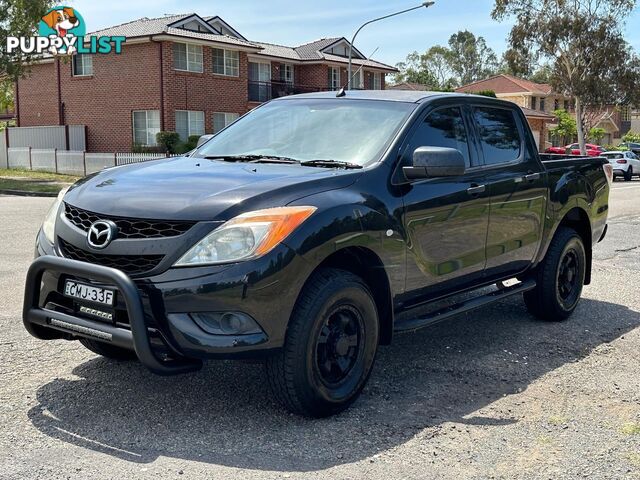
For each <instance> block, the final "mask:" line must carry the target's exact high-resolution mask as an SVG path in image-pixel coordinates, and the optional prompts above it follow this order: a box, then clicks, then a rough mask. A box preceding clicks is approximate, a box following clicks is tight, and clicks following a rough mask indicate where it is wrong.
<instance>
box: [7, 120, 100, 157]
mask: <svg viewBox="0 0 640 480" xmlns="http://www.w3.org/2000/svg"><path fill="white" fill-rule="evenodd" d="M5 140H7V141H8V143H7V145H6V147H7V148H26V147H31V148H38V149H51V148H57V149H58V150H75V151H83V150H86V149H87V145H86V129H85V127H84V125H62V126H53V127H9V128H7V133H6V134H5Z"/></svg>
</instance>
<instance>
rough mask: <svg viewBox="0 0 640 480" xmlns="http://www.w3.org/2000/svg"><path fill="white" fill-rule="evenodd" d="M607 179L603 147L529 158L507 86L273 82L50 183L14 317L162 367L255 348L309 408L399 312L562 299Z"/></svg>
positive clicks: (334, 404) (568, 303)
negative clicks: (187, 145)
mask: <svg viewBox="0 0 640 480" xmlns="http://www.w3.org/2000/svg"><path fill="white" fill-rule="evenodd" d="M610 180H611V171H610V168H608V164H607V162H606V160H604V159H601V158H585V157H572V158H567V159H563V158H552V157H550V156H547V157H543V158H541V156H540V155H539V154H538V152H537V148H536V144H535V142H534V138H533V136H532V134H531V132H530V130H529V128H528V125H527V122H526V119H525V117H524V116H523V114H522V112H521V110H520V109H519V108H518V107H517V106H516V105H515V104H513V103H509V102H505V101H500V100H496V99H491V98H486V97H480V96H473V95H463V94H442V93H425V92H399V91H394V92H384V91H377V92H369V91H359V92H354V91H350V92H347V93H346V95H344V92H343V93H342V94H341V95H338V96H336V94H335V93H329V92H327V93H324V92H323V93H317V94H306V95H299V96H292V97H287V98H281V99H278V100H274V101H271V102H268V103H266V104H264V105H262V106H260V107H259V108H256V109H255V110H253V111H251V112H250V113H248V114H246V115H245V116H243V117H242V118H240V119H239V120H237V121H236V122H235V123H233V124H232V125H230V126H228V127H227V128H226V129H224V130H222V131H221V132H219V133H217V134H216V135H215V136H213V137H212V138H207V139H205V142H204V143H203V144H202V145H201V146H200V147H198V149H197V150H195V151H194V152H192V153H191V154H190V155H189V156H185V157H180V158H170V159H165V160H159V161H151V162H146V163H140V164H136V165H128V166H122V167H116V168H110V169H107V170H104V171H102V172H100V173H98V174H96V175H92V176H89V177H87V178H84V179H83V180H80V181H79V182H78V183H76V184H75V185H73V186H72V187H71V188H70V189H69V190H68V191H67V192H63V193H62V194H61V195H60V196H59V198H58V200H57V201H56V203H55V204H54V205H53V207H52V208H51V211H50V212H49V214H48V215H47V217H46V219H45V222H44V224H43V227H42V229H41V230H40V232H39V234H38V238H37V247H36V256H37V257H38V258H37V259H36V260H35V261H34V263H33V265H32V266H31V268H30V270H29V273H28V278H27V282H26V292H25V303H24V315H23V317H24V324H25V326H26V328H27V330H28V331H29V332H30V333H31V334H32V335H34V336H35V337H37V338H40V339H46V340H51V339H67V340H80V342H81V343H82V344H83V345H84V346H86V347H87V348H88V349H90V350H92V351H93V352H95V353H98V354H100V355H104V356H106V357H109V358H114V359H129V358H138V359H139V360H140V361H141V362H142V363H143V364H144V365H146V366H147V367H148V368H149V369H150V370H151V371H153V372H155V373H158V374H165V375H168V374H175V373H183V372H189V371H192V370H194V369H197V368H199V367H200V366H201V365H202V361H203V360H206V359H216V358H238V359H240V358H244V359H260V360H261V361H263V362H264V363H265V366H266V369H265V373H266V375H265V376H266V378H267V379H268V382H269V384H270V386H271V387H272V389H273V392H274V395H275V397H276V398H277V399H278V400H280V401H281V402H282V403H283V405H284V406H285V407H287V408H288V409H290V410H291V411H293V412H296V413H299V414H303V415H307V416H326V415H330V414H333V413H336V412H339V411H341V410H343V409H344V408H346V407H347V406H348V405H349V404H351V403H352V402H353V401H354V400H355V399H356V398H357V396H358V395H359V393H360V391H361V390H362V388H363V386H364V384H365V383H366V381H367V379H368V377H369V375H370V374H371V370H372V367H373V364H374V359H375V357H376V352H377V350H378V346H379V345H386V344H389V343H390V342H391V341H392V337H393V334H394V333H395V332H401V331H411V330H415V329H418V328H421V327H424V326H427V325H430V324H433V323H434V322H438V321H442V320H445V319H447V318H450V317H451V316H452V315H455V314H458V313H461V312H466V311H469V310H470V309H473V308H476V307H480V306H484V305H487V304H490V303H492V302H495V301H499V300H501V299H504V298H506V297H508V296H511V295H516V294H523V296H524V301H525V303H526V305H527V307H528V308H529V310H530V311H531V313H532V314H534V315H535V316H537V317H539V318H541V319H543V320H550V321H557V320H563V319H565V318H567V317H568V316H569V315H570V314H571V313H572V312H573V311H574V309H575V308H576V305H577V304H578V301H579V299H580V296H581V292H582V287H583V285H584V284H588V283H589V282H590V280H591V257H592V255H591V252H592V248H593V246H594V245H595V244H596V243H597V242H598V241H599V240H601V239H602V238H603V237H604V235H605V233H606V226H607V225H606V222H607V214H608V196H609V188H610ZM417 312H420V313H417ZM114 368H115V366H114Z"/></svg>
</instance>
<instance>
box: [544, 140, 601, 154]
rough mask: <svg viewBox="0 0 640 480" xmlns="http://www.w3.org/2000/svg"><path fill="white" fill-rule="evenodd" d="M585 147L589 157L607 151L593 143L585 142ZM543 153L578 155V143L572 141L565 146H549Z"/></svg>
mask: <svg viewBox="0 0 640 480" xmlns="http://www.w3.org/2000/svg"><path fill="white" fill-rule="evenodd" d="M585 147H586V148H587V155H588V156H590V157H598V156H600V155H602V153H604V152H606V151H607V149H606V148H604V147H601V146H600V145H594V144H593V143H587V144H586V145H585ZM568 152H570V153H568ZM545 153H554V154H560V155H565V154H570V155H580V145H579V144H578V143H572V144H571V145H567V146H566V147H549V148H547V149H546V150H545Z"/></svg>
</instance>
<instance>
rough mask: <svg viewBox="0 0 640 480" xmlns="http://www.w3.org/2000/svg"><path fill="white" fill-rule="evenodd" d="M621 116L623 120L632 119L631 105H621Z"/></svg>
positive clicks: (628, 120)
mask: <svg viewBox="0 0 640 480" xmlns="http://www.w3.org/2000/svg"><path fill="white" fill-rule="evenodd" d="M620 117H621V120H622V121H623V122H630V121H631V108H630V107H629V105H625V106H624V107H621V109H620Z"/></svg>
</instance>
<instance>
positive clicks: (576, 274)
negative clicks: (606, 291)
mask: <svg viewBox="0 0 640 480" xmlns="http://www.w3.org/2000/svg"><path fill="white" fill-rule="evenodd" d="M586 259H587V255H586V253H585V248H584V244H583V242H582V238H581V237H580V235H578V233H577V232H576V231H575V230H573V229H571V228H567V227H560V228H559V229H558V231H557V232H556V235H555V236H554V237H553V240H552V241H551V245H550V246H549V250H548V251H547V255H546V256H545V258H544V260H543V261H542V262H541V263H540V265H539V266H538V267H537V269H536V273H535V278H536V288H534V289H533V290H530V291H528V292H526V293H525V294H524V301H525V304H526V305H527V308H528V309H529V311H530V312H531V313H533V314H534V315H535V316H536V317H538V318H540V319H542V320H549V321H560V320H564V319H566V318H568V317H569V316H570V315H571V314H572V313H573V311H574V310H575V309H576V307H577V306H578V302H579V301H580V295H581V294H582V287H583V285H584V279H585V274H586V265H587V261H586Z"/></svg>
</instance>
